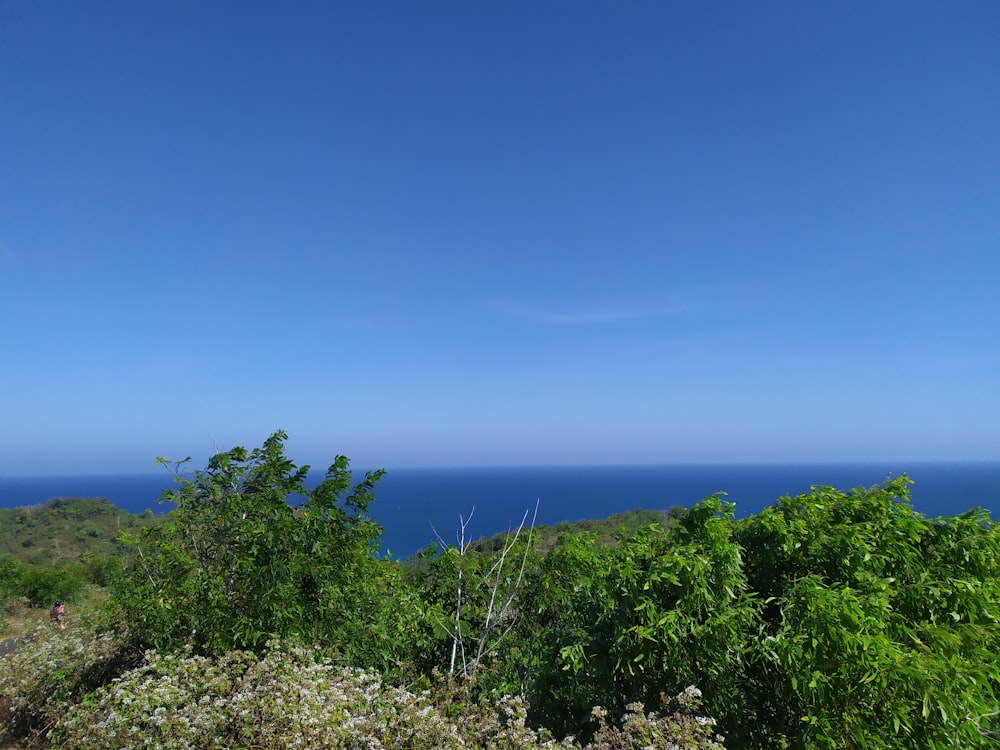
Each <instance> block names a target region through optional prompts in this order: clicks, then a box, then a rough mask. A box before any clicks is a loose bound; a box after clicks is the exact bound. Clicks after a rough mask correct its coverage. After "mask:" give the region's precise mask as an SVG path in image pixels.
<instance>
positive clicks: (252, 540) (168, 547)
mask: <svg viewBox="0 0 1000 750" xmlns="http://www.w3.org/2000/svg"><path fill="white" fill-rule="evenodd" d="M285 439H286V435H285V434H284V433H283V432H280V431H279V432H276V433H274V434H273V435H271V436H270V437H269V438H268V439H267V440H266V441H265V442H264V445H263V447H261V448H256V449H254V450H253V451H252V452H248V451H247V450H246V449H245V448H241V447H236V448H233V449H232V450H230V451H227V452H224V453H219V454H217V455H215V456H213V457H212V458H211V459H210V460H209V463H208V467H207V468H206V469H205V470H202V471H196V472H195V473H194V477H193V478H187V477H186V476H184V475H182V474H181V473H180V471H179V468H180V467H181V466H183V464H184V463H185V462H180V463H179V464H178V476H177V481H178V483H179V485H178V489H176V490H173V491H170V492H167V493H165V494H164V499H165V500H168V501H170V502H172V503H174V505H175V506H176V507H175V509H174V510H173V511H172V512H171V513H170V515H169V517H168V518H167V520H166V522H165V523H163V524H162V525H158V526H156V527H154V528H149V529H144V530H142V531H141V532H140V533H139V534H138V535H136V536H135V537H133V538H132V539H131V540H130V542H131V544H132V546H133V549H134V553H133V555H131V556H130V558H129V562H128V566H127V570H126V572H125V575H123V576H122V577H120V578H118V579H117V580H114V581H113V582H112V591H113V612H112V617H113V619H114V620H115V621H116V622H117V623H118V624H119V625H120V626H121V627H124V628H127V629H128V630H129V631H130V632H132V633H135V634H137V635H138V636H139V637H141V638H142V639H144V640H145V641H146V642H147V643H148V644H150V645H152V646H156V647H159V648H166V649H171V648H178V647H181V646H183V645H184V644H187V643H190V644H192V645H193V646H194V648H195V650H196V651H198V652H199V653H203V654H216V655H219V654H222V653H225V652H226V651H228V650H231V649H235V648H240V649H251V650H256V649H262V648H263V647H264V644H265V643H266V642H267V641H268V640H269V639H272V638H276V637H280V638H292V639H296V640H299V641H300V642H303V643H321V644H336V645H337V646H338V648H339V649H340V650H341V651H342V652H343V653H344V654H345V655H347V656H348V658H349V659H350V660H351V662H352V663H354V664H359V665H366V666H380V667H390V666H393V665H395V664H396V663H397V662H398V661H400V660H401V659H402V658H403V657H404V656H406V655H407V648H408V643H409V641H408V640H407V639H405V638H403V637H402V636H403V634H404V633H405V632H408V631H409V632H414V633H416V632H417V631H418V630H419V627H418V626H419V625H420V624H421V620H422V618H421V617H420V615H419V607H418V602H416V600H415V597H412V596H409V595H408V590H406V589H405V588H404V587H401V586H400V585H399V573H398V570H397V569H395V568H394V567H393V566H391V565H388V564H384V565H383V564H382V561H380V560H378V559H377V558H376V553H377V548H378V539H379V536H380V535H381V528H380V527H379V526H378V525H377V524H376V523H375V522H374V521H373V520H372V519H371V518H370V517H369V516H368V513H367V511H368V506H369V504H370V502H371V501H372V499H373V492H372V491H373V489H374V486H375V484H376V483H377V482H378V480H379V478H380V477H381V476H382V472H381V471H376V472H369V473H367V474H366V475H365V478H364V480H363V481H361V482H360V483H358V484H356V485H354V486H353V487H352V485H351V473H350V469H349V466H350V464H349V461H348V460H347V459H346V458H345V457H343V456H337V458H336V459H335V460H334V463H333V464H332V465H331V466H330V468H329V470H328V471H327V474H326V478H325V479H324V480H323V481H322V482H321V483H320V484H319V485H318V486H317V487H315V488H314V489H312V490H309V489H307V488H306V486H305V481H306V477H307V474H308V470H309V467H308V466H302V467H297V466H295V464H293V463H292V462H291V461H290V460H289V459H288V458H286V457H285V455H284V440H285ZM296 499H297V500H298V502H297V504H295V505H293V504H292V502H293V501H294V500H296ZM411 626H412V627H411Z"/></svg>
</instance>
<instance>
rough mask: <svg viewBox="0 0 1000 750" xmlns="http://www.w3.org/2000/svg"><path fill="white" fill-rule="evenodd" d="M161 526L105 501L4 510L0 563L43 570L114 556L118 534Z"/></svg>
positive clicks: (74, 500) (0, 511)
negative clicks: (43, 568) (79, 561)
mask: <svg viewBox="0 0 1000 750" xmlns="http://www.w3.org/2000/svg"><path fill="white" fill-rule="evenodd" d="M160 520H162V517H158V516H156V515H154V514H153V513H152V511H149V510H147V511H146V512H145V513H142V514H138V515H137V514H133V513H129V512H128V511H126V510H122V509H121V508H118V507H116V506H115V505H112V504H111V503H110V502H108V501H107V500H104V499H101V498H66V499H58V500H50V501H49V502H48V503H46V504H45V505H34V506H30V507H26V508H2V509H0V559H3V558H8V559H9V558H13V559H15V560H17V561H18V562H21V563H25V564H28V565H41V566H45V565H58V564H63V563H68V562H74V561H77V560H82V559H86V558H90V557H95V556H105V555H110V554H116V553H120V552H121V551H122V547H121V544H120V543H119V542H118V533H119V531H122V530H130V529H136V528H139V527H146V526H152V525H154V524H156V523H159V522H160Z"/></svg>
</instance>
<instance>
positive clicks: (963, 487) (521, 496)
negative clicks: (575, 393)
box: [0, 462, 1000, 557]
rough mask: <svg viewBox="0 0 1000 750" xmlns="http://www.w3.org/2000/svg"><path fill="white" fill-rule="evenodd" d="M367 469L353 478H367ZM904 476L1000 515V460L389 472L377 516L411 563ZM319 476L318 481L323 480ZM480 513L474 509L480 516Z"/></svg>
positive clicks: (148, 495)
mask: <svg viewBox="0 0 1000 750" xmlns="http://www.w3.org/2000/svg"><path fill="white" fill-rule="evenodd" d="M361 473H362V472H358V473H356V475H355V478H356V479H359V478H360V477H361ZM902 473H906V474H907V475H908V476H909V477H910V478H911V479H913V480H914V482H915V483H914V484H913V485H912V487H911V500H912V502H913V506H914V507H915V508H916V509H917V510H918V511H920V512H921V513H923V514H925V515H927V516H931V517H935V516H950V515H956V514H958V513H961V512H963V511H965V510H967V509H969V508H971V507H982V508H986V509H987V510H990V511H991V512H992V513H994V514H995V512H996V511H998V510H1000V462H985V463H914V464H910V465H887V464H788V465H766V464H763V465H699V466H589V467H537V468H528V467H519V468H469V469H396V470H390V471H389V472H388V473H387V474H386V476H385V478H384V479H383V480H382V481H381V483H380V484H379V485H378V487H377V497H376V500H375V502H374V503H373V504H372V506H371V508H370V510H371V512H372V514H373V515H374V516H375V517H376V518H377V519H378V521H379V522H380V523H381V524H382V525H383V527H384V529H385V531H384V533H383V536H382V541H383V544H384V546H385V547H386V548H387V549H388V550H390V551H391V552H392V554H393V555H394V556H398V557H406V556H408V555H411V554H413V553H414V552H416V551H417V550H419V549H420V548H422V547H425V546H426V545H427V544H429V543H431V542H432V541H434V538H435V529H436V531H437V533H438V534H440V535H441V537H442V538H444V540H445V541H447V542H453V541H454V540H455V534H456V530H457V527H458V520H459V515H460V514H461V515H462V516H464V517H465V518H466V519H469V516H470V514H472V517H471V521H470V523H469V527H468V529H467V534H470V535H471V536H472V537H479V536H489V535H492V534H495V533H497V532H500V531H504V530H506V529H508V528H510V527H516V526H517V524H518V523H519V522H520V521H521V518H522V517H523V515H524V513H525V512H526V511H527V512H529V520H530V513H533V512H534V509H535V503H536V501H537V502H538V519H537V522H538V523H540V524H543V523H544V524H555V523H559V522H560V521H577V520H581V519H585V518H603V517H606V516H608V515H611V514H612V513H620V512H624V511H628V510H632V509H635V508H640V507H641V508H647V509H655V510H666V509H668V508H670V507H671V506H672V505H684V506H690V505H691V504H693V503H695V502H697V501H698V500H700V499H701V498H703V497H706V496H708V495H711V494H712V493H714V492H726V493H727V495H728V499H729V500H731V501H733V502H735V503H736V511H737V515H738V516H739V517H744V516H748V515H752V514H754V513H758V512H760V511H761V510H762V509H763V508H765V507H766V506H768V505H770V504H771V503H773V502H774V501H775V500H776V499H777V498H778V497H781V496H783V495H795V494H799V493H801V492H805V491H807V490H808V489H809V487H810V486H812V485H829V486H833V487H836V488H838V489H845V490H846V489H850V488H852V487H857V486H860V485H864V486H871V485H873V484H878V483H880V482H883V481H885V480H886V479H887V478H888V477H890V476H891V477H895V476H899V475H900V474H902ZM318 479H319V477H317V480H318ZM174 486H175V485H174V484H173V481H172V478H171V477H170V476H169V475H168V474H167V473H166V472H164V473H163V474H162V475H118V476H80V477H7V478H4V477H0V507H18V506H24V505H37V504H41V503H45V502H46V501H48V500H49V499H52V498H56V497H103V498H107V499H108V500H110V501H111V502H112V503H114V504H115V505H117V506H119V507H121V508H125V509H127V510H129V511H131V512H133V513H138V512H142V511H143V510H145V509H146V508H150V509H152V510H153V512H157V513H159V512H164V511H166V510H168V509H169V506H162V505H160V504H159V503H158V499H159V496H160V493H161V492H162V491H163V490H167V489H171V488H172V487H174ZM473 509H475V511H474V513H473Z"/></svg>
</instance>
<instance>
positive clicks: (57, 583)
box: [17, 567, 84, 607]
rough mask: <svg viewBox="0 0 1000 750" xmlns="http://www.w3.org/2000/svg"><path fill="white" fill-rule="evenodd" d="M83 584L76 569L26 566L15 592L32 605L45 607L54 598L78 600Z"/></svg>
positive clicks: (50, 603)
mask: <svg viewBox="0 0 1000 750" xmlns="http://www.w3.org/2000/svg"><path fill="white" fill-rule="evenodd" d="M83 585H84V580H83V578H81V576H80V574H79V570H78V569H74V568H67V567H58V568H38V567H26V568H25V569H24V570H23V572H22V573H21V577H20V580H19V581H18V583H17V593H18V594H20V595H21V596H23V597H25V598H26V599H27V600H28V602H29V604H30V605H31V606H32V607H46V606H51V605H52V602H54V601H55V600H56V599H62V600H65V601H67V602H77V601H79V598H80V591H81V590H82V589H83Z"/></svg>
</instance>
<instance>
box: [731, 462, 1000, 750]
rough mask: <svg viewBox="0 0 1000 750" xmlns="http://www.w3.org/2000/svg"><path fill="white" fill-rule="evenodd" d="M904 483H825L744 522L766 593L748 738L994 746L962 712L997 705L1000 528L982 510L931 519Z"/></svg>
mask: <svg viewBox="0 0 1000 750" xmlns="http://www.w3.org/2000/svg"><path fill="white" fill-rule="evenodd" d="M908 484H909V480H907V479H906V478H905V477H901V478H899V479H896V480H893V481H890V482H887V483H886V484H885V485H883V486H881V487H874V488H871V489H864V488H859V489H857V490H853V491H851V492H839V491H837V490H833V489H831V488H828V487H817V488H814V489H813V491H812V492H811V493H810V494H807V495H801V496H799V497H795V498H782V499H780V500H779V501H778V502H777V503H775V504H774V505H773V506H772V507H770V508H768V509H766V510H765V511H764V512H763V513H761V514H759V515H758V516H755V517H752V518H749V519H747V520H746V521H744V522H742V523H741V524H740V525H739V528H738V530H737V533H736V539H737V540H738V541H739V542H740V544H741V545H742V546H743V548H744V549H745V551H746V560H747V563H746V567H747V570H748V572H749V579H750V583H751V585H752V586H753V587H754V588H755V589H756V590H757V591H758V592H760V594H761V596H762V597H765V601H766V606H765V607H764V610H763V613H762V624H761V631H760V640H759V641H758V644H759V648H758V649H757V650H756V653H755V654H748V657H747V660H748V664H749V665H750V669H749V670H748V671H749V675H748V676H749V682H748V689H747V691H746V692H747V696H748V697H750V698H754V699H755V702H756V705H755V707H754V709H753V715H755V716H756V720H755V721H753V722H747V723H746V725H745V727H744V730H745V732H746V734H747V737H748V743H751V745H750V746H754V745H755V746H758V747H766V746H775V747H778V746H781V745H780V743H781V742H783V741H789V742H793V743H799V744H803V745H804V746H807V747H815V748H834V747H837V748H840V747H850V746H858V747H867V748H872V749H873V750H874V749H876V748H913V749H914V750H917V749H918V748H922V749H923V748H952V747H959V746H960V747H963V748H971V747H979V746H987V744H988V743H987V740H986V739H985V738H984V737H983V736H982V735H981V734H980V732H979V731H978V729H977V727H976V725H975V723H974V722H970V721H966V720H965V719H966V718H967V717H977V716H982V715H985V714H988V713H991V712H993V711H995V710H996V709H997V708H998V703H997V697H996V688H997V684H998V677H1000V657H998V654H1000V629H998V627H997V618H998V617H1000V534H998V530H997V526H996V525H995V524H994V523H992V522H991V521H990V520H989V518H988V516H987V515H986V514H985V513H983V512H981V511H970V512H968V513H966V514H964V515H962V516H959V517H957V518H951V519H938V520H936V521H932V520H929V519H927V518H925V517H923V516H922V515H921V514H919V513H917V512H916V511H914V510H913V509H912V507H911V506H910V505H909V503H908Z"/></svg>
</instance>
